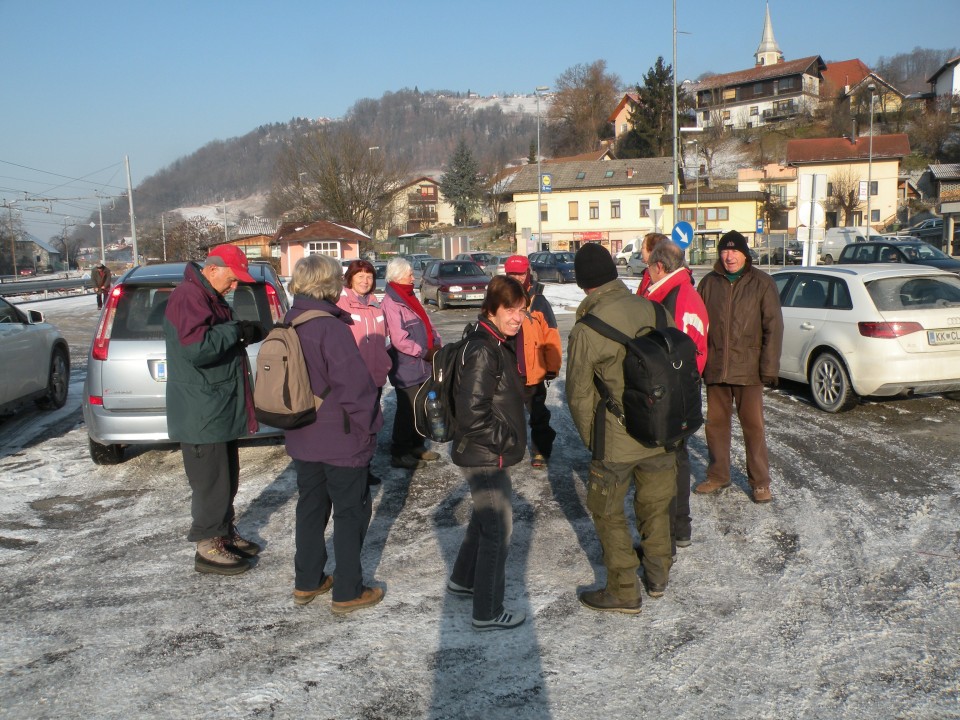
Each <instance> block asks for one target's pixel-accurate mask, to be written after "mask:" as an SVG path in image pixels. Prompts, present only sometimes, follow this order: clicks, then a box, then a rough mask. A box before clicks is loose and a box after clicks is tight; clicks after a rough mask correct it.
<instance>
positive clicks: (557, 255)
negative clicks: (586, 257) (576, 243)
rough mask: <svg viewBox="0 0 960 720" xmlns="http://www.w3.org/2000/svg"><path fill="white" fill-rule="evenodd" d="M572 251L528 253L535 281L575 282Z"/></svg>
mask: <svg viewBox="0 0 960 720" xmlns="http://www.w3.org/2000/svg"><path fill="white" fill-rule="evenodd" d="M573 256H574V253H572V252H552V251H543V252H535V253H532V254H531V255H530V271H531V272H532V274H533V279H534V281H535V282H537V281H551V282H558V283H566V282H576V280H577V275H576V273H575V272H574V270H573Z"/></svg>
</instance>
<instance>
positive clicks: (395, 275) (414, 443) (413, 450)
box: [382, 258, 440, 470]
mask: <svg viewBox="0 0 960 720" xmlns="http://www.w3.org/2000/svg"><path fill="white" fill-rule="evenodd" d="M382 307H383V316H384V318H385V319H386V322H387V331H388V332H389V334H390V351H389V352H390V357H391V358H392V359H393V366H392V367H391V368H390V383H391V384H392V385H393V387H394V389H395V390H396V396H397V412H396V415H395V416H394V419H393V438H392V443H391V447H390V455H391V459H390V464H391V465H393V467H398V468H407V469H408V470H415V469H416V468H419V467H423V465H424V462H425V461H428V460H436V459H437V458H439V457H440V455H439V454H438V453H436V452H434V451H433V450H428V449H427V448H426V445H425V438H424V437H423V435H421V434H420V433H418V432H417V428H416V425H415V423H414V413H413V401H414V398H416V396H417V391H418V390H419V389H420V386H421V385H423V383H424V381H425V380H426V379H427V378H428V377H430V373H431V372H432V365H431V362H430V361H431V360H432V359H433V355H434V353H435V352H436V351H437V350H439V349H440V335H438V334H437V331H436V330H434V328H433V325H432V324H431V323H430V318H429V316H428V315H427V311H426V310H424V309H423V305H421V304H420V301H419V300H418V299H417V296H416V294H415V293H414V290H413V268H412V267H410V263H409V262H407V261H406V260H404V259H403V258H394V259H393V260H391V261H390V262H388V263H387V292H386V293H385V294H384V296H383V305H382Z"/></svg>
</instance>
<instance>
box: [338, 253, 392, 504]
mask: <svg viewBox="0 0 960 720" xmlns="http://www.w3.org/2000/svg"><path fill="white" fill-rule="evenodd" d="M375 285H376V272H375V271H374V268H373V265H371V264H370V263H369V262H367V261H366V260H354V261H353V262H351V263H350V264H349V265H348V266H347V272H346V273H345V274H344V276H343V286H344V287H343V292H341V293H340V299H339V300H337V306H338V307H339V308H340V309H341V310H343V311H344V312H346V313H349V315H350V319H351V320H352V321H353V324H352V325H351V326H350V329H351V330H353V339H354V340H356V341H357V347H358V348H360V357H362V358H363V361H364V362H365V363H366V365H367V370H369V371H370V376H371V377H372V378H373V384H374V385H376V386H377V400H376V402H377V407H378V408H379V407H380V396H381V395H382V394H383V386H384V384H385V383H386V382H387V373H388V372H390V366H391V364H392V363H391V360H390V355H389V354H388V353H387V324H386V322H385V321H384V319H383V310H381V309H380V303H379V302H377V298H375V297H374V295H373V288H374V286H375ZM367 482H369V483H370V484H371V485H379V484H380V478H378V477H377V476H376V475H374V474H373V473H372V472H371V473H370V474H369V477H368V478H367Z"/></svg>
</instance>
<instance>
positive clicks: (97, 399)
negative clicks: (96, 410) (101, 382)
mask: <svg viewBox="0 0 960 720" xmlns="http://www.w3.org/2000/svg"><path fill="white" fill-rule="evenodd" d="M87 400H88V401H89V403H90V404H91V405H103V396H102V395H91V396H90V397H89V398H87Z"/></svg>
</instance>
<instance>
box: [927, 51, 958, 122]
mask: <svg viewBox="0 0 960 720" xmlns="http://www.w3.org/2000/svg"><path fill="white" fill-rule="evenodd" d="M958 67H960V55H957V57H954V58H950V59H949V60H947V61H946V62H945V63H944V64H943V65H942V66H941V67H940V68H939V69H938V70H937V71H936V72H935V73H934V74H933V75H931V76H930V77H929V78H928V79H927V82H928V83H930V91H931V92H932V93H933V94H934V96H935V97H943V96H949V97H952V98H954V99H953V101H952V102H951V108H952V112H954V113H955V112H957V111H958V110H960V107H958V100H960V72H958V70H957V68H958Z"/></svg>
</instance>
